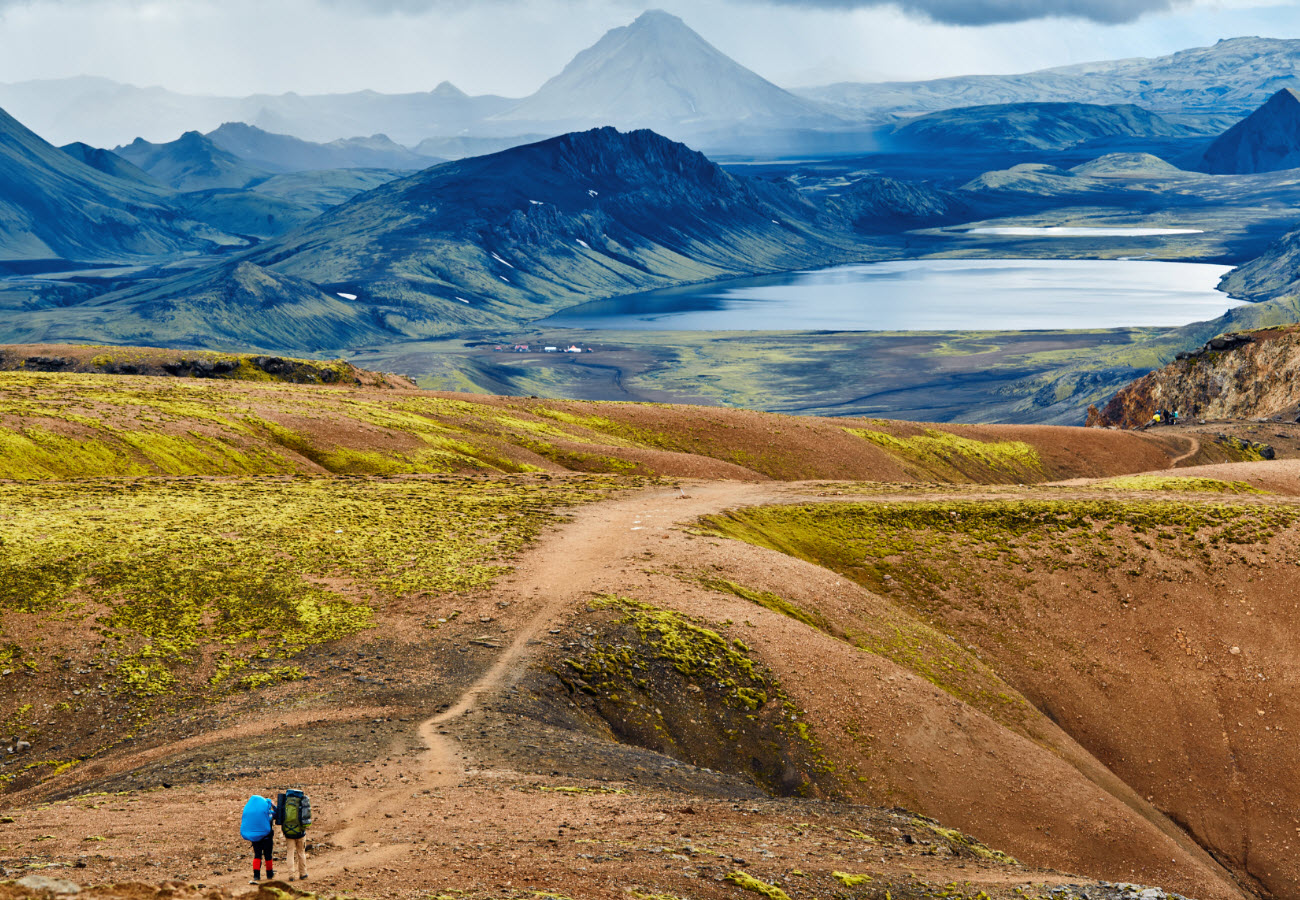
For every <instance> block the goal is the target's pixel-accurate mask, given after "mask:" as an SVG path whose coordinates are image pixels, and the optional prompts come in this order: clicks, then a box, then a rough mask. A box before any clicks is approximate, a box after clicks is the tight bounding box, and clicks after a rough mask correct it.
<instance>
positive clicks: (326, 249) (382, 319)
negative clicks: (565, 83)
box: [0, 128, 968, 352]
mask: <svg viewBox="0 0 1300 900" xmlns="http://www.w3.org/2000/svg"><path fill="white" fill-rule="evenodd" d="M33 138H34V136H33ZM35 140H38V141H39V139H35ZM46 146H47V147H48V145H46ZM49 152H53V153H55V154H59V156H60V157H61V158H62V159H63V160H65V163H64V164H65V166H66V167H69V168H74V169H75V168H77V167H80V168H82V169H84V170H85V171H86V172H87V173H93V175H94V177H96V178H101V179H105V180H108V176H104V175H102V174H101V173H99V172H97V171H95V170H93V169H90V168H89V167H86V166H84V165H83V164H81V163H78V162H77V161H76V160H75V159H73V158H72V157H71V156H69V155H68V154H66V153H62V152H61V151H58V150H54V149H53V148H50V150H49ZM370 171H373V170H356V172H357V173H359V174H363V173H366V172H370ZM340 174H341V173H340V172H339V171H338V170H333V171H331V172H314V173H313V172H306V173H298V174H296V175H277V176H273V177H271V178H268V179H267V180H266V181H263V182H262V183H260V184H258V185H256V186H255V190H254V191H246V190H245V191H229V190H212V191H198V192H188V193H184V194H174V195H171V196H170V198H169V202H170V203H172V204H174V205H176V206H179V207H181V208H184V209H187V210H191V211H192V212H193V214H195V215H200V214H208V215H211V214H212V212H211V209H208V208H207V207H209V206H216V207H217V208H219V209H220V210H221V211H222V214H223V215H224V216H226V220H227V221H238V217H239V216H243V217H245V219H244V227H242V228H239V229H232V230H240V231H241V233H245V234H250V233H256V231H255V230H254V227H255V226H256V225H257V222H256V218H257V217H258V216H260V215H263V214H265V213H266V211H267V210H272V211H277V210H279V212H276V214H278V215H285V214H287V213H285V212H283V210H282V209H281V207H277V206H275V204H276V203H289V202H290V201H289V200H287V199H284V198H287V197H292V196H293V195H294V194H295V193H296V190H295V181H294V180H296V179H309V178H310V179H327V178H334V177H338V176H339V175H340ZM284 179H288V180H289V181H287V182H285V184H284V185H283V186H282V187H280V188H278V189H277V191H276V192H275V193H266V194H263V193H256V191H265V190H268V188H270V187H273V186H276V184H277V182H279V181H281V180H284ZM156 194H158V195H160V196H162V195H166V194H167V192H166V191H165V189H161V188H159V189H157V190H156ZM0 196H2V195H0ZM336 199H339V200H344V198H343V197H342V195H341V194H340V196H339V197H338V198H336ZM967 213H968V210H967V209H966V207H965V205H964V203H963V202H962V201H959V200H957V199H955V198H954V197H953V196H951V195H948V194H944V193H943V192H939V191H934V190H932V189H929V188H926V187H924V186H921V185H908V184H902V183H899V182H894V181H891V180H890V179H886V178H879V177H870V176H865V177H860V178H856V179H853V180H848V181H846V182H845V183H843V184H838V185H837V186H836V187H835V188H834V189H833V190H829V191H823V192H807V191H800V190H798V189H796V187H795V186H794V185H793V184H792V183H791V182H789V181H787V180H785V179H781V180H769V179H762V178H745V177H740V176H736V175H732V174H729V173H728V172H726V171H725V170H723V169H722V168H720V167H719V166H717V165H716V164H714V163H713V162H711V161H710V160H709V159H708V158H706V157H705V156H703V155H702V154H700V153H697V152H695V151H693V150H691V149H689V148H688V147H686V146H684V145H682V144H679V143H675V142H673V141H670V140H668V139H667V138H664V137H662V136H660V135H658V134H655V133H653V132H650V131H637V132H632V133H621V132H618V131H616V130H615V129H612V128H602V129H596V130H592V131H588V132H582V133H574V134H568V135H563V136H561V137H558V138H553V139H551V140H548V141H543V142H540V143H536V144H531V145H527V146H524V147H517V148H513V149H511V150H506V151H503V152H501V153H498V154H494V155H491V156H485V157H477V158H473V159H468V160H462V161H459V162H451V163H444V164H442V165H436V166H433V167H431V168H428V169H425V170H423V171H421V172H418V173H416V174H414V175H410V176H407V177H404V178H398V179H397V180H392V181H387V182H386V183H382V184H380V185H379V186H377V187H375V188H374V189H373V190H370V191H368V192H366V193H364V194H361V195H360V196H356V197H354V198H352V199H350V200H345V202H342V203H341V205H339V206H337V207H335V208H333V209H330V210H328V211H325V212H324V214H322V215H320V216H319V217H317V218H313V219H310V220H309V221H303V222H300V223H298V227H297V228H296V230H294V231H292V232H291V233H289V234H287V235H284V236H283V237H280V238H278V239H275V240H271V241H268V242H266V243H263V244H261V245H259V246H258V247H256V248H255V249H254V250H253V251H251V252H246V253H243V254H241V255H240V256H239V257H238V258H236V259H234V260H230V259H225V260H222V259H218V260H214V261H213V263H212V264H210V265H207V266H203V267H195V266H193V265H190V264H187V265H186V266H185V267H183V268H181V269H179V270H175V271H173V270H169V269H167V268H165V267H164V268H159V269H156V270H151V271H150V272H149V273H146V275H145V276H144V277H143V279H142V280H141V281H140V282H139V283H138V284H135V285H131V286H127V287H123V288H120V289H117V290H110V292H108V293H100V294H99V295H98V296H96V297H94V299H93V301H92V302H88V303H84V304H76V303H69V304H64V305H63V308H59V309H49V310H46V311H44V312H42V313H40V314H39V315H37V314H35V313H32V314H29V315H24V316H22V317H20V319H17V320H13V319H11V320H9V321H8V322H7V324H5V325H4V326H3V327H0V340H9V341H40V340H47V339H49V340H54V339H58V340H76V341H86V340H100V341H107V342H110V343H133V342H134V343H139V342H145V343H154V344H166V345H169V346H187V347H189V346H216V347H229V346H236V345H237V346H244V347H251V348H256V349H268V350H284V351H288V350H294V351H302V352H325V351H337V350H340V349H342V348H345V347H348V346H355V345H356V344H358V343H373V342H376V341H380V342H384V341H391V340H400V339H403V338H412V337H429V336H436V335H442V334H449V333H455V332H463V331H465V330H467V329H475V328H492V327H500V326H502V325H512V324H517V323H519V322H523V321H528V320H531V319H535V318H538V317H541V316H545V315H547V314H549V313H551V312H554V311H556V310H558V309H560V308H562V307H564V306H568V305H571V304H574V303H579V302H582V301H584V300H586V299H588V298H590V297H591V296H597V295H600V296H615V295H619V294H627V293H632V292H636V291H640V290H646V289H650V288H655V287H662V286H666V285H670V284H680V283H689V282H697V281H705V280H710V279H715V278H720V277H726V276H731V275H743V274H754V273H761V272H778V271H786V270H790V269H796V268H803V267H810V266H820V265H826V264H831V263H835V262H839V261H845V260H849V259H854V258H858V257H859V256H860V255H861V253H862V246H861V244H860V239H861V236H862V235H863V234H867V233H881V232H891V231H896V230H898V229H900V228H910V227H915V226H918V225H925V224H939V223H943V222H947V221H952V220H953V219H954V217H957V216H963V215H965V214H967ZM47 255H49V254H47ZM6 256H7V248H6V247H5V246H4V242H3V241H0V259H4V258H6ZM95 258H100V257H99V256H97V257H95ZM353 298H355V300H354V299H353Z"/></svg>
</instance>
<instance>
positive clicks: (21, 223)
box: [0, 110, 245, 262]
mask: <svg viewBox="0 0 1300 900" xmlns="http://www.w3.org/2000/svg"><path fill="white" fill-rule="evenodd" d="M74 154H81V156H82V159H78V158H77V155H74ZM93 157H94V154H93V153H90V154H86V153H83V152H82V151H81V150H80V148H76V149H75V150H74V153H67V152H64V151H63V150H60V149H59V148H57V147H54V146H51V145H50V144H48V143H47V142H45V141H44V140H42V139H41V138H39V137H37V136H36V135H35V134H33V133H32V132H31V131H30V130H28V129H27V128H25V127H24V126H23V125H22V124H21V123H19V122H18V121H17V120H16V119H14V118H13V117H12V116H10V115H8V114H7V113H5V112H4V111H3V110H0V258H3V259H50V258H66V259H76V260H84V261H96V260H112V261H116V262H125V261H129V260H135V259H141V258H148V257H153V256H158V255H162V254H174V253H185V252H190V253H193V252H212V251H214V250H216V249H218V248H220V247H221V246H230V245H240V244H244V243H245V242H244V241H241V240H239V239H237V238H232V237H230V236H229V235H225V234H222V233H221V232H220V231H218V230H217V229H215V228H212V227H210V226H207V225H203V224H201V223H199V222H197V221H195V220H193V219H191V218H189V217H188V216H186V215H185V214H183V213H182V212H180V211H179V210H177V209H176V208H174V207H172V206H170V205H169V204H168V203H167V202H166V198H167V194H168V192H167V191H166V190H165V189H164V188H161V187H157V186H150V185H148V184H144V183H141V182H140V181H139V180H137V179H129V178H123V177H118V176H116V175H110V174H106V173H105V172H102V171H100V170H99V169H98V168H94V167H92V166H91V165H87V162H86V160H87V159H92V160H93Z"/></svg>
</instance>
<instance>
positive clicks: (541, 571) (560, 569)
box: [311, 482, 788, 875]
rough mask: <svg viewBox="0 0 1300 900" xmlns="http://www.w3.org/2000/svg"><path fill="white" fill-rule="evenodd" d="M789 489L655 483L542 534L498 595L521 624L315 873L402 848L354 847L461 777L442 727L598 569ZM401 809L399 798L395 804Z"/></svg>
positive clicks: (518, 660) (350, 811)
mask: <svg viewBox="0 0 1300 900" xmlns="http://www.w3.org/2000/svg"><path fill="white" fill-rule="evenodd" d="M781 494H785V495H786V496H788V494H787V493H786V492H784V491H781V490H780V489H779V488H776V487H774V486H771V485H763V484H745V483H740V482H712V483H708V484H697V485H694V486H691V487H690V488H688V489H686V490H685V491H683V490H681V489H672V490H660V491H654V492H651V493H643V494H638V495H636V496H634V497H630V498H626V499H621V500H614V501H610V502H606V503H599V504H594V505H591V506H587V507H582V508H580V509H578V510H576V511H575V512H574V514H573V521H572V522H571V523H569V524H568V525H566V526H564V527H562V528H561V529H559V530H558V531H556V532H553V533H552V534H550V535H548V536H546V537H545V538H543V539H542V540H541V541H540V542H539V543H538V545H537V546H536V547H534V548H533V549H532V550H531V551H530V552H529V553H527V554H526V555H525V556H524V558H523V559H522V560H521V561H520V563H519V565H518V566H517V568H516V572H515V575H514V578H513V580H512V583H506V584H502V585H500V586H498V588H497V589H496V593H498V594H500V595H502V596H503V597H505V598H507V599H509V600H510V601H511V603H512V604H514V603H518V604H521V605H522V606H523V607H524V608H526V609H529V610H530V611H529V612H528V613H527V618H526V619H525V623H524V625H523V626H522V627H521V628H519V630H518V631H517V632H516V633H515V635H514V638H513V640H512V641H511V643H510V645H509V646H508V647H507V648H505V649H504V650H503V651H502V652H501V654H500V655H499V656H498V657H497V658H496V660H495V661H494V662H493V664H492V666H491V667H490V668H489V669H488V670H487V671H486V672H484V673H483V674H482V675H481V676H480V677H479V678H478V680H477V681H475V682H474V684H473V685H471V686H470V687H469V689H467V690H466V691H465V692H464V693H463V694H461V696H460V697H459V698H457V700H456V702H455V703H453V704H452V705H451V706H450V707H448V708H447V709H445V710H443V711H442V712H440V713H438V714H437V715H435V716H433V717H432V718H429V719H427V720H425V721H424V722H422V723H421V724H420V726H419V732H418V733H419V737H420V741H421V743H422V744H423V746H424V749H423V751H421V754H420V759H419V763H418V765H417V767H416V771H415V772H413V773H412V775H413V779H412V780H411V781H410V782H408V783H403V784H400V785H399V786H397V787H393V788H390V789H387V790H384V791H377V792H373V793H369V794H367V795H366V796H365V797H363V798H361V799H359V800H358V801H357V802H356V803H354V804H352V805H351V806H349V807H347V808H346V809H345V810H343V812H342V814H341V815H340V820H341V821H343V822H346V823H348V824H347V825H345V827H343V828H342V829H341V830H339V831H336V832H334V833H333V834H330V835H326V836H325V837H326V839H327V840H328V841H329V843H330V844H332V845H333V846H334V847H335V848H337V849H334V850H331V851H330V852H328V853H324V854H320V855H318V857H317V859H318V860H319V862H318V863H315V864H313V865H312V866H311V871H312V873H313V875H329V874H334V873H337V872H339V871H341V870H343V869H344V868H345V867H352V866H357V865H367V866H369V865H374V864H376V863H378V862H381V861H383V860H386V859H390V858H392V857H393V856H396V855H399V854H401V853H403V852H406V851H407V849H409V848H407V847H406V846H405V845H397V844H389V845H387V846H382V845H381V846H377V847H372V848H371V849H369V850H364V849H362V848H361V847H360V846H359V845H360V844H361V843H364V841H363V840H362V839H361V836H362V835H372V834H375V833H377V830H378V827H377V826H378V824H379V823H381V822H382V821H383V814H382V813H381V812H380V810H382V809H384V808H385V807H387V806H389V804H390V803H392V802H393V801H397V800H399V798H400V797H402V796H403V795H405V796H408V797H409V796H410V795H411V793H412V792H415V791H419V790H432V789H437V788H447V787H454V786H455V785H457V784H458V783H459V782H460V780H461V775H462V773H463V771H464V769H465V762H466V761H465V759H464V758H463V757H462V756H461V755H460V754H459V753H458V751H457V749H456V747H455V744H454V742H453V741H452V740H451V739H450V738H449V737H448V735H447V732H446V727H447V726H448V725H450V724H451V723H453V722H455V721H456V720H457V719H459V718H461V717H462V716H464V715H465V714H466V713H468V712H470V711H471V710H473V709H474V708H475V707H476V706H477V705H478V703H479V702H480V701H481V700H482V699H483V698H484V697H486V696H490V695H492V694H494V693H496V692H497V691H500V690H502V689H504V688H506V687H508V686H509V685H510V684H511V683H512V682H513V681H515V680H517V679H518V678H520V677H521V676H522V675H523V673H524V671H525V667H526V662H527V658H528V656H529V652H530V649H531V646H532V645H533V644H535V643H536V641H537V639H538V636H539V635H541V634H542V633H543V632H545V631H546V630H547V629H549V628H551V627H553V625H554V624H555V623H556V622H557V621H558V620H559V619H560V618H561V617H562V616H563V615H564V614H565V613H566V612H568V611H569V610H570V609H572V608H574V607H575V606H576V605H577V604H579V603H582V602H584V601H585V600H587V599H589V598H590V597H591V595H592V594H593V593H599V592H600V591H601V590H602V582H603V579H604V578H605V576H606V574H607V573H608V572H609V571H610V570H611V569H614V568H615V567H616V566H617V564H618V563H619V562H621V561H623V560H626V559H628V558H629V557H630V556H633V555H634V554H636V553H638V552H640V551H642V550H644V549H646V548H647V547H648V546H650V545H651V542H653V541H657V540H660V539H661V538H662V536H663V534H664V532H666V531H667V530H668V529H670V528H672V527H674V526H675V525H677V524H678V523H680V522H682V521H685V520H689V519H694V518H696V517H699V516H702V515H706V514H708V513H713V512H718V511H720V510H723V509H729V508H733V507H736V506H742V505H748V504H753V503H759V502H771V501H773V500H775V499H776V498H777V497H778V496H779V495H781ZM399 807H400V804H399Z"/></svg>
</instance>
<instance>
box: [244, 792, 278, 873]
mask: <svg viewBox="0 0 1300 900" xmlns="http://www.w3.org/2000/svg"><path fill="white" fill-rule="evenodd" d="M274 821H275V804H274V803H272V802H271V801H270V800H268V799H266V798H265V797H258V796H256V795H254V796H252V797H249V798H248V802H247V803H245V804H244V815H243V818H242V819H240V822H239V836H240V837H242V838H243V839H244V840H246V841H248V842H249V843H250V844H252V845H253V880H252V881H250V882H249V884H257V883H258V882H259V881H261V880H262V861H263V860H265V861H266V880H267V881H270V880H271V879H272V878H274V877H275V860H274V859H273V858H272V856H271V853H272V851H273V850H274V849H275V846H274V845H275V829H274V828H273V827H272V822H274Z"/></svg>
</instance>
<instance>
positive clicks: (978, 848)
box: [912, 816, 1020, 866]
mask: <svg viewBox="0 0 1300 900" xmlns="http://www.w3.org/2000/svg"><path fill="white" fill-rule="evenodd" d="M912 824H914V825H918V826H920V827H922V828H928V829H929V830H930V831H933V832H934V833H935V834H937V835H939V837H941V838H943V839H944V840H946V841H947V842H948V843H950V844H952V845H954V846H956V847H964V848H966V849H967V850H969V851H971V852H972V853H974V854H975V855H976V856H978V857H980V858H982V859H991V860H993V861H995V862H1000V863H1003V864H1004V865H1008V866H1018V865H1020V862H1019V860H1017V859H1015V858H1014V857H1012V856H1008V855H1007V854H1005V853H1003V852H1002V851H1001V850H993V849H991V848H989V847H987V846H985V845H984V844H982V843H980V842H979V841H978V840H976V839H975V838H973V837H971V836H970V835H969V834H963V833H962V832H960V831H958V830H957V829H955V828H944V827H943V826H942V825H940V824H939V823H938V822H936V821H934V820H933V819H927V818H925V817H924V816H917V817H915V818H914V819H912Z"/></svg>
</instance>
